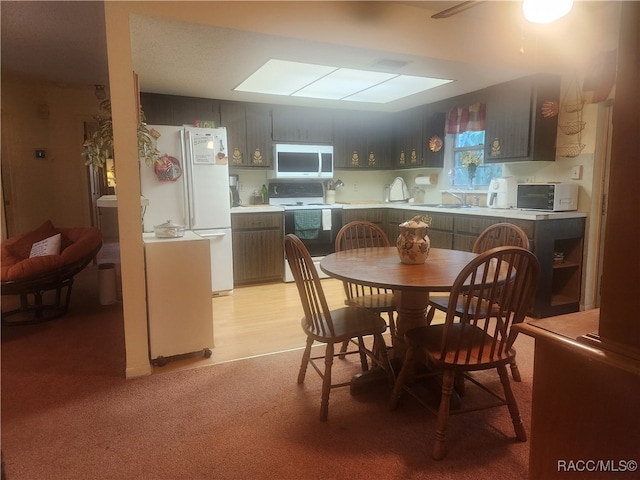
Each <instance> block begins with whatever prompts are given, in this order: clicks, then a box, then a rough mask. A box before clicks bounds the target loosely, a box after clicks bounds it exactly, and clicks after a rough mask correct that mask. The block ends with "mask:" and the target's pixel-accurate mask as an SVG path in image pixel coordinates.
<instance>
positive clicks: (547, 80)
mask: <svg viewBox="0 0 640 480" xmlns="http://www.w3.org/2000/svg"><path fill="white" fill-rule="evenodd" d="M482 95H483V96H484V97H485V98H484V99H483V101H484V102H485V103H486V107H487V118H486V129H485V131H486V135H485V159H484V161H485V162H487V163H503V162H521V161H554V160H555V157H556V137H557V128H558V117H557V115H555V116H551V117H545V116H543V114H542V110H543V108H542V107H543V105H544V104H545V102H555V104H556V105H558V104H559V103H560V77H559V76H556V75H534V76H529V77H524V78H520V79H517V80H513V81H510V82H506V83H503V84H500V85H495V86H492V87H489V88H487V89H485V90H483V91H482Z"/></svg>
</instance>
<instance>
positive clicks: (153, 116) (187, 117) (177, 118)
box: [140, 92, 220, 126]
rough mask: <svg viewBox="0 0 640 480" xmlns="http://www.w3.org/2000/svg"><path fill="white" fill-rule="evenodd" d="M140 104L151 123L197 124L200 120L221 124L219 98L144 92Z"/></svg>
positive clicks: (141, 94)
mask: <svg viewBox="0 0 640 480" xmlns="http://www.w3.org/2000/svg"><path fill="white" fill-rule="evenodd" d="M140 104H141V106H142V110H143V111H144V114H145V118H146V120H147V123H148V124H150V125H195V124H196V121H198V120H199V121H209V122H214V123H215V125H216V126H219V125H220V103H219V102H218V100H211V99H208V98H197V97H181V96H178V95H161V94H157V93H144V92H142V93H140Z"/></svg>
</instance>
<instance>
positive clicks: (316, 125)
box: [272, 105, 333, 144]
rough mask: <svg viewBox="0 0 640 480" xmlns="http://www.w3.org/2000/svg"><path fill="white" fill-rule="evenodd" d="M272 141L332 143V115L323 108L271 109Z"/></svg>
mask: <svg viewBox="0 0 640 480" xmlns="http://www.w3.org/2000/svg"><path fill="white" fill-rule="evenodd" d="M272 116H273V137H272V138H273V141H274V142H291V143H294V142H300V143H319V144H331V143H333V114H332V112H331V110H328V109H324V108H307V107H289V106H282V105H276V106H274V107H273V111H272Z"/></svg>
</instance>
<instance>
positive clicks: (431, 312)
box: [427, 306, 436, 325]
mask: <svg viewBox="0 0 640 480" xmlns="http://www.w3.org/2000/svg"><path fill="white" fill-rule="evenodd" d="M435 314H436V307H433V306H431V307H429V309H428V310H427V325H431V322H433V317H434V316H435Z"/></svg>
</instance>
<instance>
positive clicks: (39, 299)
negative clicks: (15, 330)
mask: <svg viewBox="0 0 640 480" xmlns="http://www.w3.org/2000/svg"><path fill="white" fill-rule="evenodd" d="M58 233H59V234H60V237H59V238H60V251H59V253H54V254H45V255H40V256H34V257H31V258H30V253H31V251H32V246H33V244H34V243H38V242H40V243H42V242H41V241H42V240H45V239H49V238H51V237H53V236H55V235H57V234H58ZM101 247H102V234H101V232H100V230H99V229H97V228H93V227H79V228H57V227H55V226H54V225H53V224H52V223H51V221H46V222H45V223H43V224H42V225H41V226H40V227H38V228H37V229H36V230H33V231H31V232H28V233H25V234H22V235H16V236H14V237H11V238H9V239H8V240H6V241H4V242H2V258H1V263H0V268H1V280H2V295H3V296H4V295H19V296H20V307H19V308H17V309H14V310H11V311H6V312H4V311H3V312H2V324H3V325H7V324H25V323H37V322H41V321H45V320H51V319H53V318H57V317H60V316H61V315H64V314H65V313H66V312H67V307H68V305H69V299H70V298H71V287H72V286H73V277H74V276H75V275H76V274H77V273H78V272H80V271H81V270H82V269H83V268H84V267H86V266H87V265H88V264H89V262H91V260H92V259H93V258H94V257H95V256H96V254H97V253H98V252H99V250H100V248H101ZM41 253H42V252H41ZM65 288H66V295H65V296H64V297H63V296H62V292H63V289H65ZM50 291H53V292H54V295H53V297H54V299H53V301H48V297H47V298H46V299H45V293H46V292H50Z"/></svg>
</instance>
